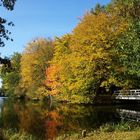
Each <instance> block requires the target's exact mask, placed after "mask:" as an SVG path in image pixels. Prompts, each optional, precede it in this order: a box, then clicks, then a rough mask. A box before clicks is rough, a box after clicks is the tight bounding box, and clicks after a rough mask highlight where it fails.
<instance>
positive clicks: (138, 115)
mask: <svg viewBox="0 0 140 140" xmlns="http://www.w3.org/2000/svg"><path fill="white" fill-rule="evenodd" d="M117 111H118V113H119V115H120V117H121V118H122V119H126V120H131V121H138V122H139V121H140V111H135V110H127V109H117Z"/></svg>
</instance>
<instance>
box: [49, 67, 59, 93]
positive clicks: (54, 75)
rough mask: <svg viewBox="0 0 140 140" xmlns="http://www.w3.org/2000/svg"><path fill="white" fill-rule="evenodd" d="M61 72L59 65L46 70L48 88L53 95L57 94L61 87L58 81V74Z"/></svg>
mask: <svg viewBox="0 0 140 140" xmlns="http://www.w3.org/2000/svg"><path fill="white" fill-rule="evenodd" d="M59 71H60V67H59V66H58V65H52V66H50V67H49V68H47V70H46V86H48V87H49V88H51V92H50V93H51V94H57V93H58V90H57V87H59V86H60V84H59V82H58V80H59V76H58V73H59Z"/></svg>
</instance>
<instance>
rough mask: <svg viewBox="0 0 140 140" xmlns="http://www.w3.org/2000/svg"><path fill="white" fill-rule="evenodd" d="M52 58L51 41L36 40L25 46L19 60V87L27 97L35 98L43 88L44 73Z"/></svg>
mask: <svg viewBox="0 0 140 140" xmlns="http://www.w3.org/2000/svg"><path fill="white" fill-rule="evenodd" d="M52 57H53V42H52V41H51V40H47V39H37V40H34V41H32V42H30V43H28V44H27V46H26V48H25V50H24V52H23V54H22V58H21V76H22V79H21V86H22V87H23V88H24V89H26V92H27V94H28V95H29V96H37V95H36V93H37V92H41V91H40V90H41V89H44V88H45V87H44V85H45V84H44V82H45V72H46V68H47V67H48V66H49V61H50V60H51V59H52ZM43 87H44V88H43ZM38 90H39V91H38ZM35 92H36V93H35Z"/></svg>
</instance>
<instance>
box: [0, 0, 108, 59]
mask: <svg viewBox="0 0 140 140" xmlns="http://www.w3.org/2000/svg"><path fill="white" fill-rule="evenodd" d="M109 2H110V0H17V2H16V4H15V7H14V10H13V11H7V10H6V9H5V8H3V7H0V16H1V17H4V18H6V19H7V20H8V21H13V22H14V24H15V26H14V27H8V29H9V30H10V31H11V32H12V34H11V36H10V37H12V38H13V39H14V41H13V42H11V41H5V44H6V46H5V47H2V48H0V54H1V56H2V57H4V56H7V57H10V56H11V55H12V54H13V53H14V52H22V51H23V50H24V48H25V46H26V44H27V43H29V42H30V41H32V40H33V39H35V38H39V37H43V38H54V37H55V36H59V37H60V36H62V35H64V34H66V33H70V32H72V30H73V28H74V27H75V26H76V25H77V24H78V22H79V18H82V17H83V15H84V13H86V12H87V11H89V10H90V9H91V8H93V7H95V5H96V4H97V3H100V4H102V5H105V4H107V3H109Z"/></svg>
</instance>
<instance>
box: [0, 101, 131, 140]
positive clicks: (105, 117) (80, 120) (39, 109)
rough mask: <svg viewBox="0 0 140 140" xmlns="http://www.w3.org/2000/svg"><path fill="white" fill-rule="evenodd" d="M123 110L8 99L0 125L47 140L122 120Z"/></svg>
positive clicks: (2, 112)
mask: <svg viewBox="0 0 140 140" xmlns="http://www.w3.org/2000/svg"><path fill="white" fill-rule="evenodd" d="M119 109H120V108H119ZM128 110H129V109H128ZM122 112H124V110H118V109H116V107H109V106H107V107H105V106H104V107H103V106H94V107H93V106H83V105H81V106H78V105H67V104H57V105H54V106H53V107H52V108H50V107H49V105H46V103H45V105H44V104H43V103H39V102H38V103H33V102H32V103H31V102H28V103H21V102H17V101H16V102H14V101H9V100H6V101H5V102H4V104H3V105H2V106H1V115H0V127H1V128H3V129H16V130H24V131H26V132H28V133H30V134H32V135H34V136H36V137H37V139H42V140H47V139H53V138H56V137H57V136H59V135H64V134H71V133H72V132H81V131H82V130H85V129H86V130H87V131H90V130H93V129H96V128H99V127H100V126H101V125H103V124H105V123H112V122H113V123H117V122H119V121H121V119H120V118H119V117H118V116H121V114H122ZM131 113H132V112H131Z"/></svg>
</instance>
